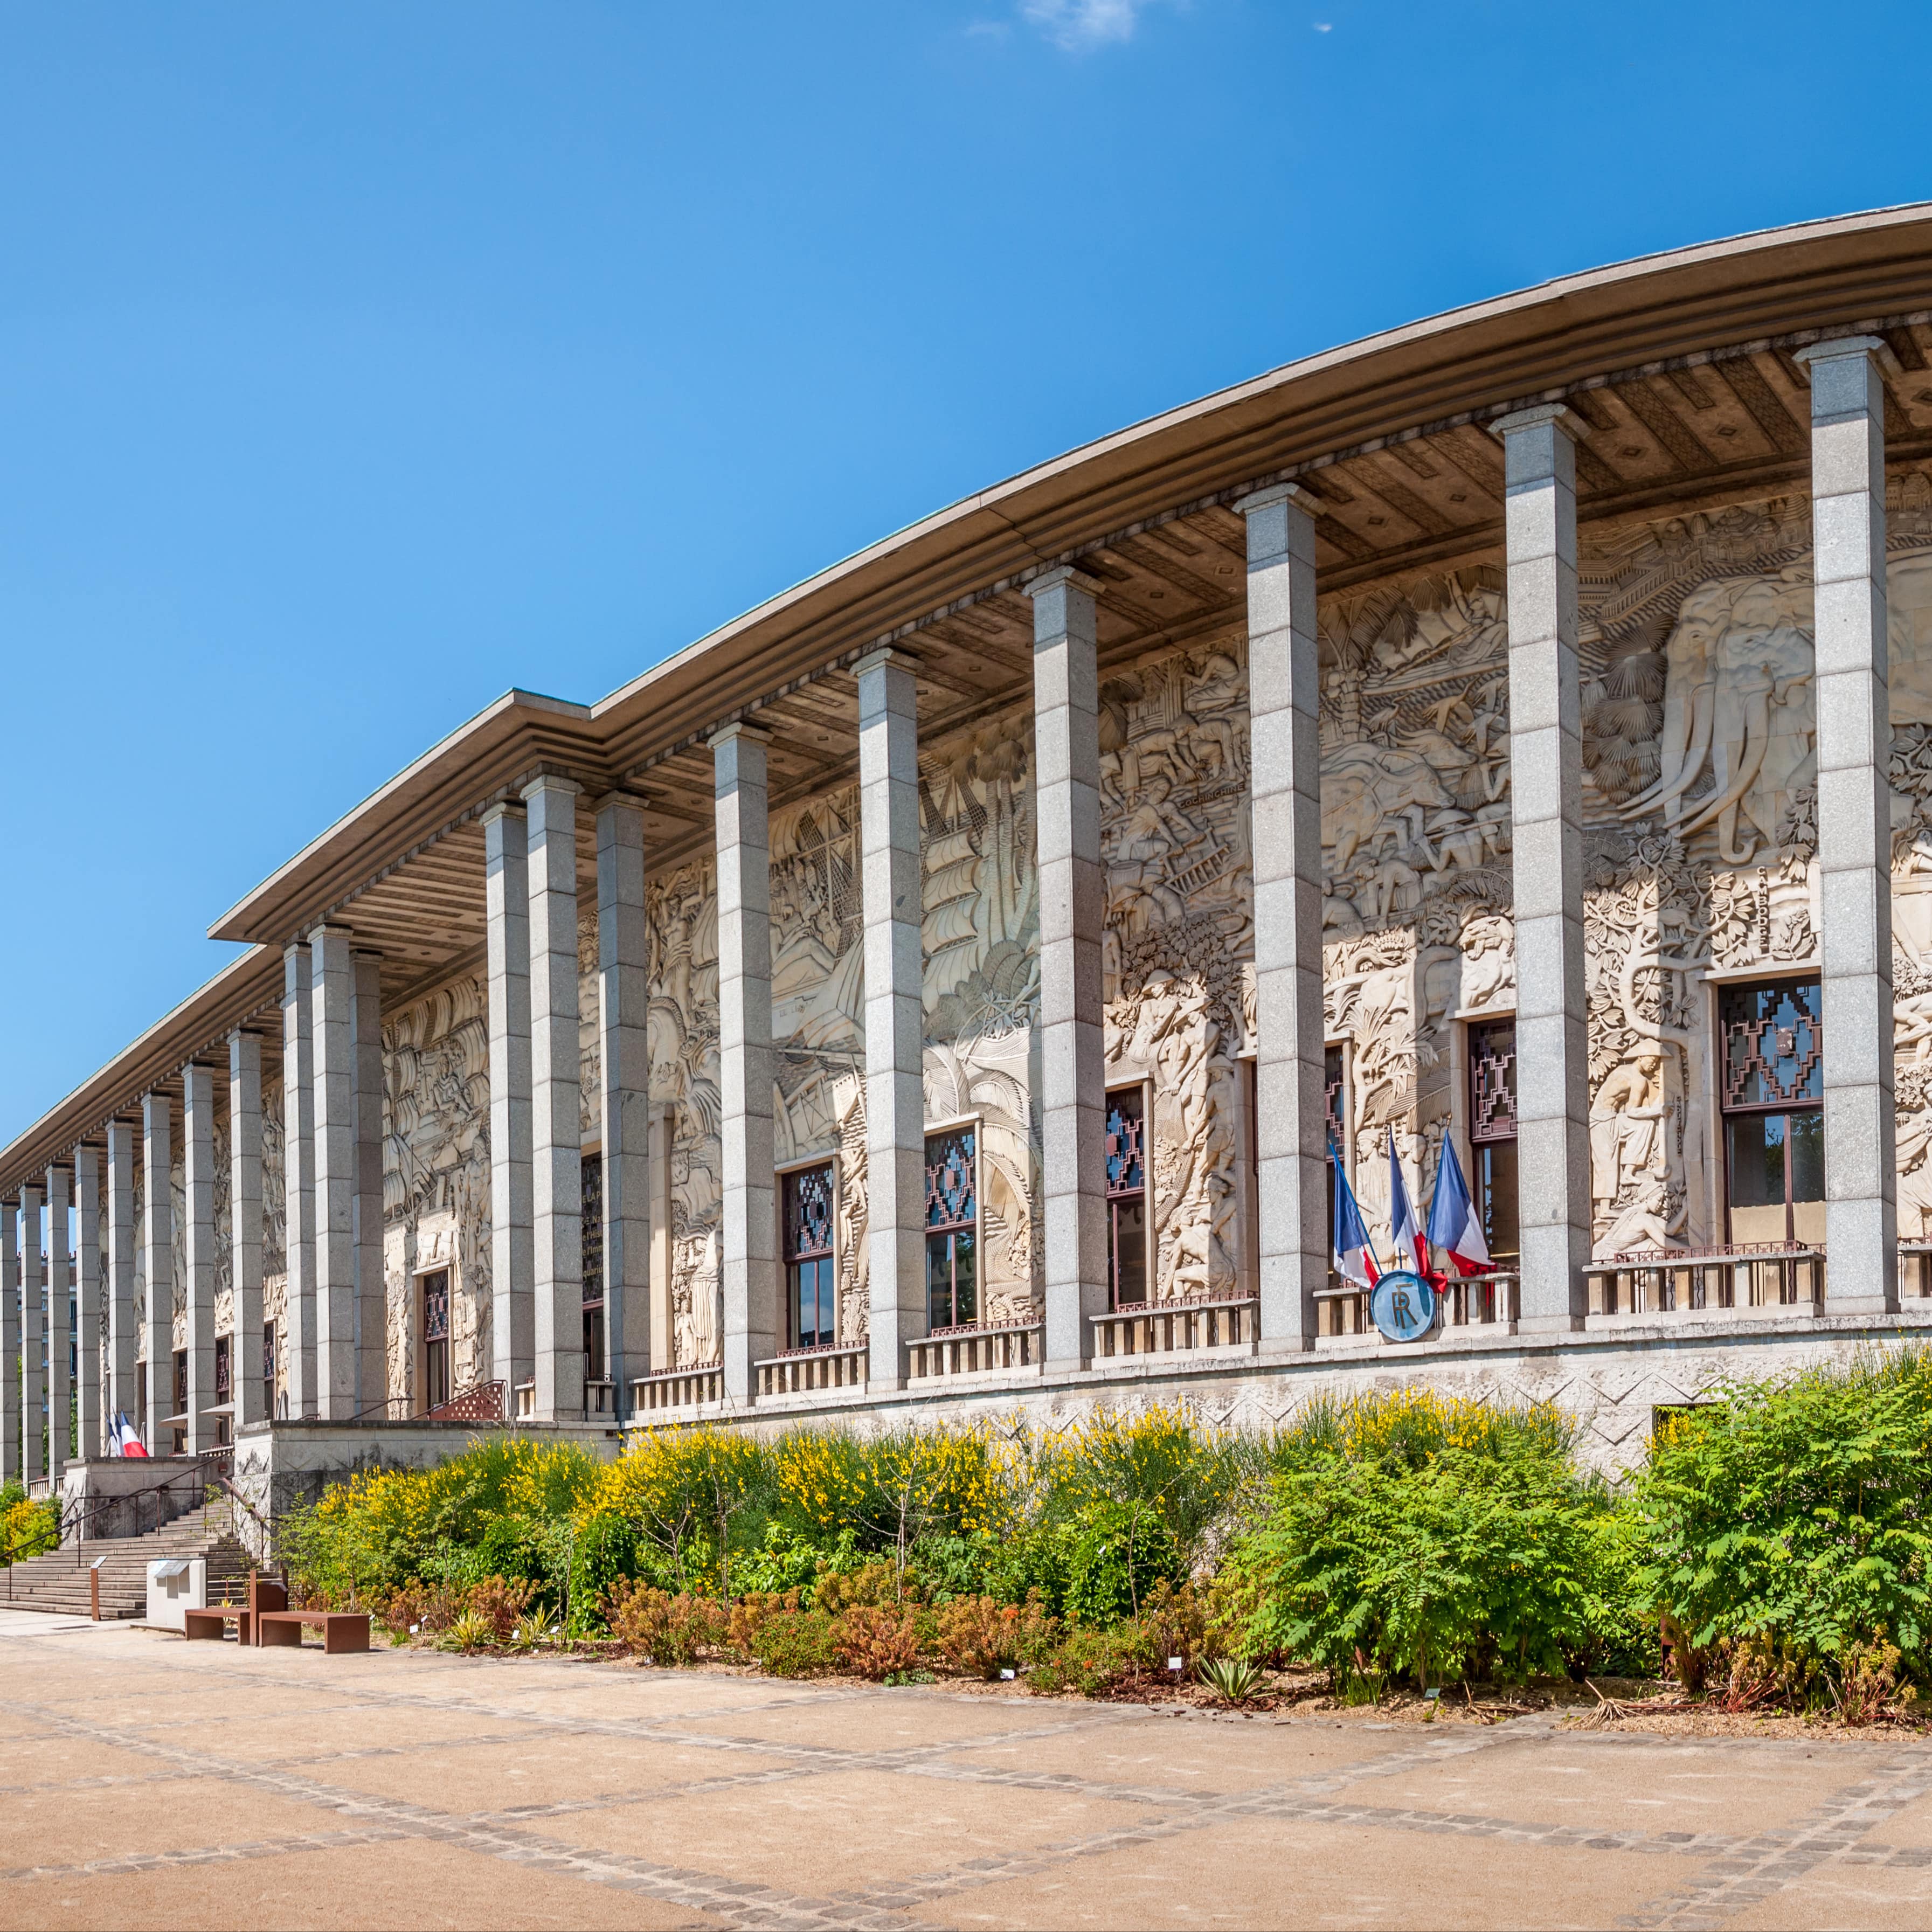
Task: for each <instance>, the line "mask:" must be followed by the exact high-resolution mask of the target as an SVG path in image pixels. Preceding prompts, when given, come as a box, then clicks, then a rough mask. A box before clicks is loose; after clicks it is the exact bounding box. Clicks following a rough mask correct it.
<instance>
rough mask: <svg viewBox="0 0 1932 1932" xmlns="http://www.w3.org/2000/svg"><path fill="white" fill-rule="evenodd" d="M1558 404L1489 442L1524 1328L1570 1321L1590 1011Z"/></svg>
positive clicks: (1509, 419)
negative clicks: (1503, 632) (1506, 776)
mask: <svg viewBox="0 0 1932 1932" xmlns="http://www.w3.org/2000/svg"><path fill="white" fill-rule="evenodd" d="M1573 421H1574V419H1573V418H1572V417H1571V415H1570V413H1569V411H1568V410H1565V409H1564V408H1563V407H1562V406H1561V405H1560V404H1548V405H1544V406H1541V407H1538V408H1535V409H1529V410H1519V411H1517V413H1516V414H1514V416H1505V417H1503V418H1502V419H1500V420H1499V421H1498V422H1493V423H1492V424H1491V425H1490V429H1491V430H1492V431H1493V432H1494V433H1495V434H1496V435H1497V436H1499V437H1501V438H1502V443H1503V450H1504V470H1505V506H1504V517H1505V530H1506V532H1507V543H1508V580H1509V705H1510V801H1511V836H1512V838H1513V841H1514V894H1515V899H1516V985H1517V1016H1516V1043H1517V1174H1518V1181H1517V1218H1518V1223H1519V1226H1520V1229H1521V1231H1522V1244H1523V1246H1522V1254H1523V1289H1522V1324H1521V1325H1522V1327H1523V1330H1524V1331H1525V1332H1526V1333H1529V1334H1535V1333H1539V1332H1561V1331H1564V1330H1567V1329H1575V1328H1581V1327H1582V1326H1583V1318H1584V1316H1585V1314H1586V1311H1587V1308H1588V1302H1587V1300H1586V1290H1585V1287H1584V1282H1583V1269H1584V1267H1585V1265H1586V1264H1587V1263H1588V1262H1589V1259H1590V1124H1589V1115H1590V1090H1589V1010H1588V1005H1587V1001H1586V994H1585V989H1584V980H1583V721H1582V694H1581V688H1580V679H1579V674H1578V669H1577V446H1576V444H1575V443H1574V440H1573V438H1574V434H1575V431H1574V429H1573V428H1571V424H1572V422H1573Z"/></svg>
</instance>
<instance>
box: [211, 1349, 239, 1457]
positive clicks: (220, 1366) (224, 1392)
mask: <svg viewBox="0 0 1932 1932" xmlns="http://www.w3.org/2000/svg"><path fill="white" fill-rule="evenodd" d="M233 1340H234V1338H233V1337H232V1336H229V1335H217V1336H216V1337H215V1338H214V1403H215V1406H216V1407H217V1409H219V1408H220V1407H221V1406H222V1405H223V1403H228V1402H229V1401H232V1400H233V1396H234V1378H233V1376H232V1375H231V1374H230V1373H229V1366H228V1364H229V1352H230V1350H231V1348H232V1346H233ZM234 1420H235V1418H234V1413H233V1411H232V1410H231V1411H230V1412H229V1414H227V1415H220V1416H217V1417H216V1418H215V1421H214V1439H215V1441H216V1442H217V1443H227V1442H233V1440H234V1439H235V1431H234V1428H233V1423H234Z"/></svg>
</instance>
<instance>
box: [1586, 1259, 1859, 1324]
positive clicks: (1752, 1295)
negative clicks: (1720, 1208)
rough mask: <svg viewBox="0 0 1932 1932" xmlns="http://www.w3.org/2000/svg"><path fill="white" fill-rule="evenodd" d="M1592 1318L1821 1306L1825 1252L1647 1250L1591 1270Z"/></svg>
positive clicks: (1595, 1264)
mask: <svg viewBox="0 0 1932 1932" xmlns="http://www.w3.org/2000/svg"><path fill="white" fill-rule="evenodd" d="M1583 1279H1584V1280H1585V1282H1586V1284H1587V1285H1588V1286H1589V1295H1590V1301H1589V1307H1590V1313H1592V1315H1688V1314H1694V1313H1700V1312H1702V1311H1703V1310H1716V1309H1721V1308H1729V1309H1733V1310H1745V1309H1753V1308H1756V1309H1763V1310H1778V1309H1780V1308H1799V1307H1814V1306H1815V1305H1816V1304H1818V1303H1820V1302H1821V1301H1823V1300H1824V1299H1825V1251H1824V1250H1823V1249H1822V1248H1813V1247H1786V1246H1784V1244H1781V1243H1779V1242H1775V1241H1759V1242H1748V1243H1739V1244H1734V1245H1732V1246H1729V1247H1711V1248H1687V1249H1646V1250H1640V1251H1633V1252H1631V1253H1627V1254H1619V1255H1612V1256H1609V1257H1608V1258H1607V1259H1605V1260H1603V1261H1601V1262H1592V1264H1591V1265H1589V1267H1588V1268H1586V1269H1585V1270H1584V1271H1583Z"/></svg>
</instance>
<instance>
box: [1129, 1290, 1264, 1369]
mask: <svg viewBox="0 0 1932 1932" xmlns="http://www.w3.org/2000/svg"><path fill="white" fill-rule="evenodd" d="M1260 1306H1261V1304H1260V1303H1259V1301H1257V1300H1256V1298H1255V1297H1254V1296H1253V1295H1201V1296H1198V1297H1196V1296H1191V1295H1190V1296H1185V1297H1178V1298H1175V1300H1173V1301H1150V1302H1145V1303H1143V1304H1141V1305H1140V1306H1139V1307H1130V1308H1119V1309H1116V1310H1115V1311H1114V1312H1113V1313H1112V1314H1111V1315H1097V1316H1094V1364H1095V1366H1096V1367H1098V1366H1099V1365H1100V1364H1101V1363H1103V1362H1111V1361H1121V1360H1123V1359H1124V1358H1127V1357H1128V1356H1130V1355H1189V1354H1193V1353H1195V1352H1199V1351H1201V1350H1203V1349H1253V1346H1254V1345H1255V1342H1256V1338H1257V1337H1258V1335H1259V1332H1260V1328H1259V1322H1258V1321H1257V1319H1256V1313H1257V1310H1259V1307H1260Z"/></svg>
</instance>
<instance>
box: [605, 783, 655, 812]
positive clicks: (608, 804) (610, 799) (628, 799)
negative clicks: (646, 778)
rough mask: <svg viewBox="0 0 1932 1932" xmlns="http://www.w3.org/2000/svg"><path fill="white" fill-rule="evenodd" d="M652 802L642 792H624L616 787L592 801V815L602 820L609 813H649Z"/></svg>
mask: <svg viewBox="0 0 1932 1932" xmlns="http://www.w3.org/2000/svg"><path fill="white" fill-rule="evenodd" d="M651 805H652V799H650V798H649V797H648V796H646V794H645V793H643V792H640V791H624V790H619V789H618V788H616V787H613V788H612V789H611V790H609V791H600V792H599V793H598V794H597V796H595V798H593V799H592V800H591V801H590V814H591V816H592V817H593V818H601V817H602V816H603V815H604V813H605V812H607V811H635V812H639V813H642V812H646V811H649V809H650V808H651Z"/></svg>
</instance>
